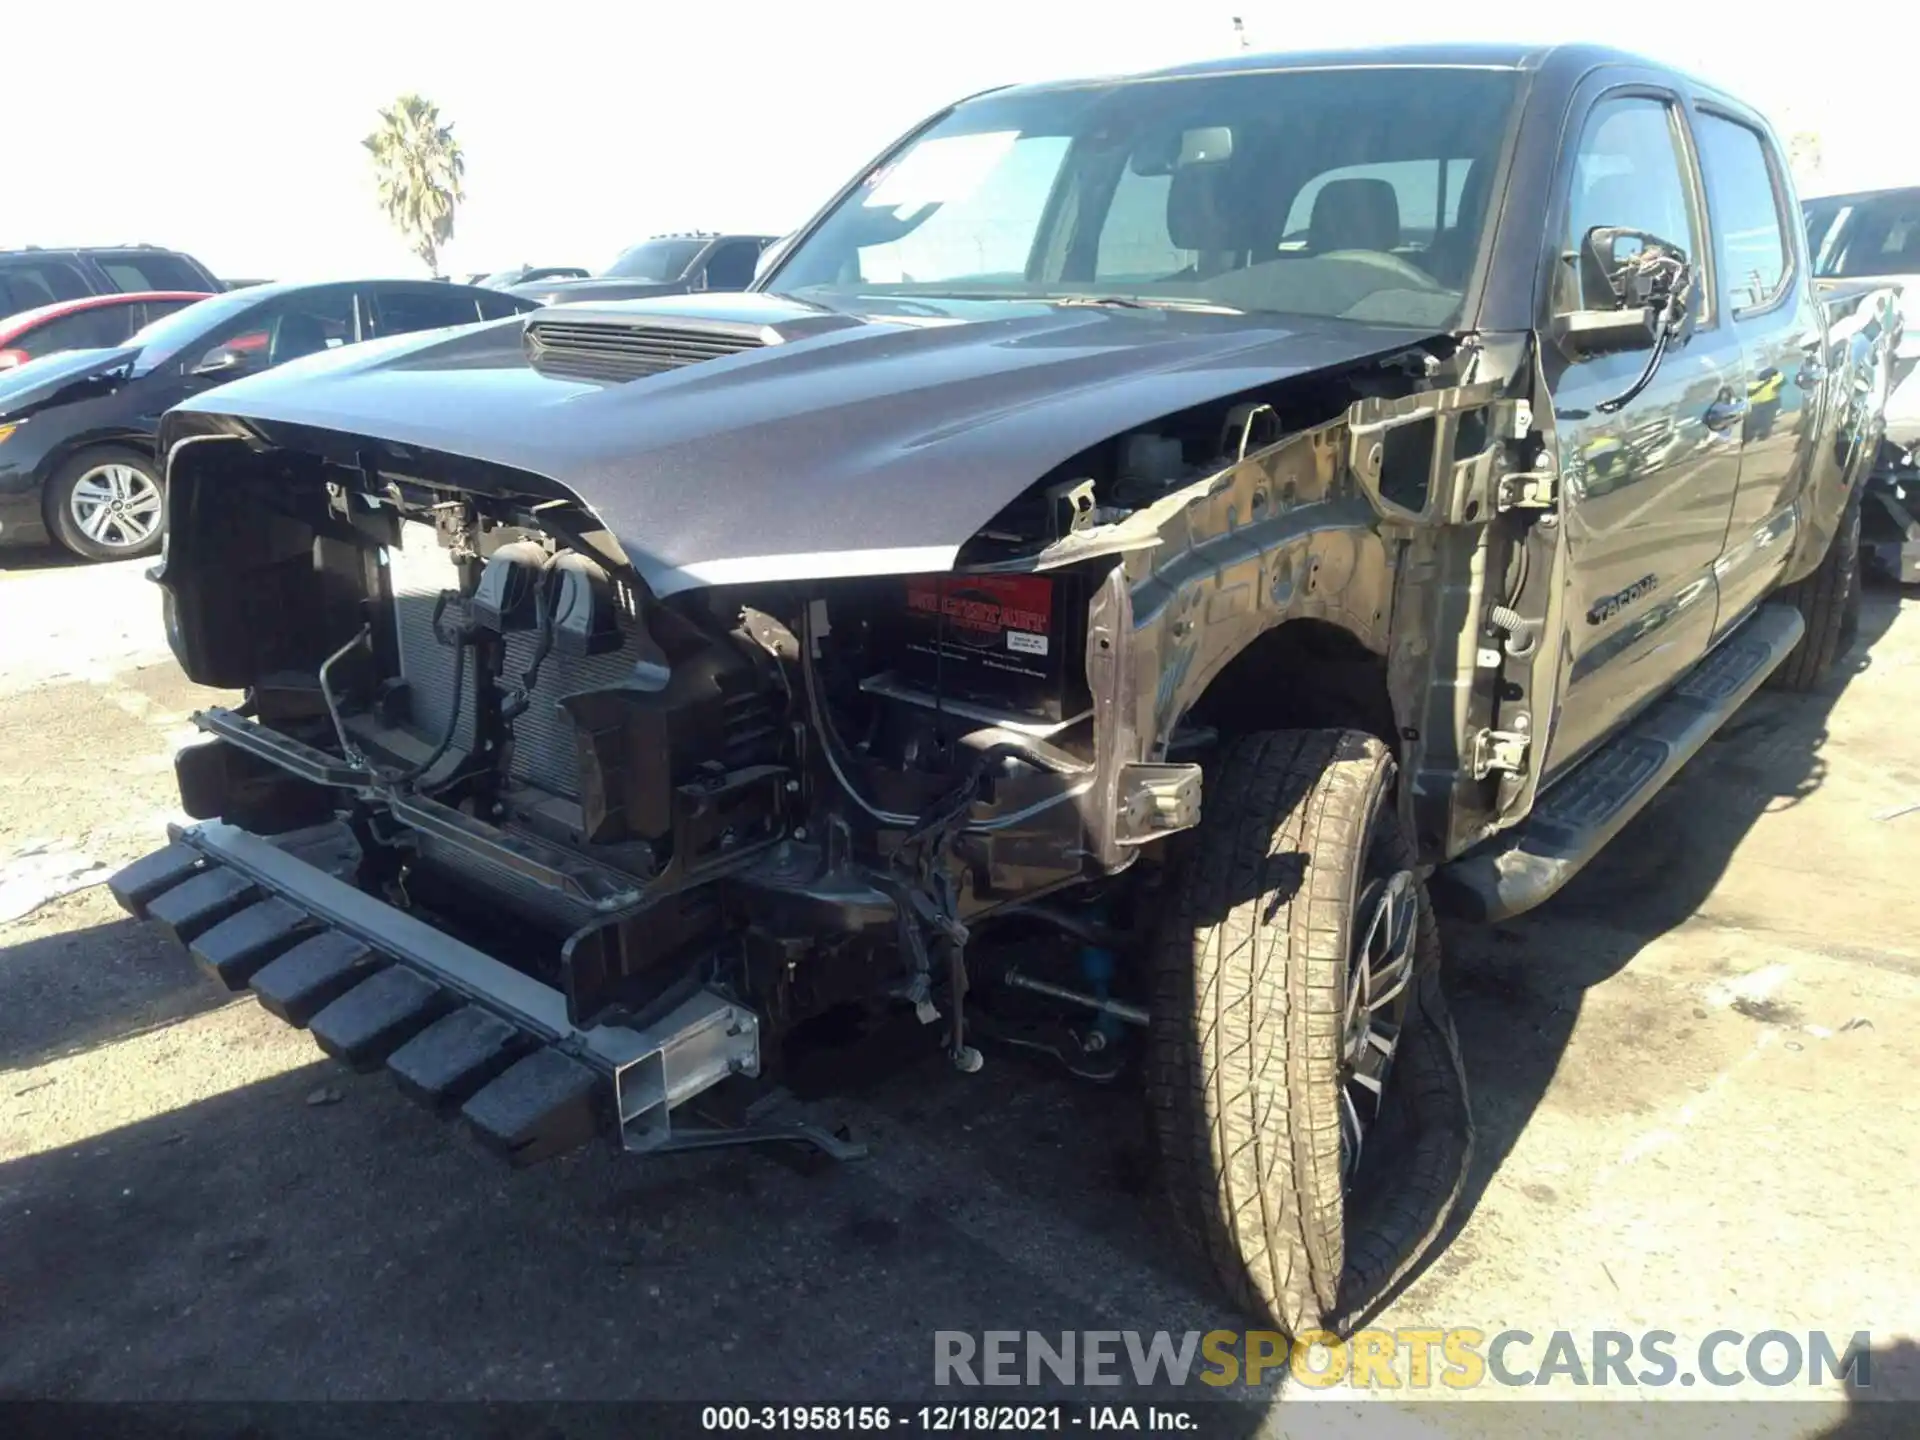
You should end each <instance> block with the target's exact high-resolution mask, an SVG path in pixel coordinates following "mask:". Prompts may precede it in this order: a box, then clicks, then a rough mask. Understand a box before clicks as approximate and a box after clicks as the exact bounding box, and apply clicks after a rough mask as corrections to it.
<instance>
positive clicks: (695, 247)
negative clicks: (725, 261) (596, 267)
mask: <svg viewBox="0 0 1920 1440" xmlns="http://www.w3.org/2000/svg"><path fill="white" fill-rule="evenodd" d="M705 244H706V242H705V241H704V240H649V241H647V242H646V244H644V245H636V246H634V247H633V248H632V249H631V250H623V251H622V252H621V253H620V258H619V259H618V260H616V261H614V262H613V264H611V265H609V266H608V267H607V275H608V277H609V278H617V279H621V280H657V281H666V280H678V279H679V278H680V277H681V276H682V275H684V274H685V273H686V270H687V266H689V265H691V264H692V263H693V260H694V257H695V256H696V255H698V254H699V253H700V251H701V249H702V247H704V246H705Z"/></svg>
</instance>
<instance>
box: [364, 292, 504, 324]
mask: <svg viewBox="0 0 1920 1440" xmlns="http://www.w3.org/2000/svg"><path fill="white" fill-rule="evenodd" d="M372 294H373V333H374V334H375V335H407V334H411V333H412V332H413V331H416V330H441V329H445V328H446V327H447V326H449V325H471V324H473V323H474V322H475V321H477V320H478V319H479V318H480V311H479V308H478V307H477V306H476V305H475V304H474V303H473V296H471V295H468V294H466V293H464V292H462V291H458V290H448V291H435V290H375V291H373V292H372Z"/></svg>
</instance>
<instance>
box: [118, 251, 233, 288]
mask: <svg viewBox="0 0 1920 1440" xmlns="http://www.w3.org/2000/svg"><path fill="white" fill-rule="evenodd" d="M94 259H95V263H96V264H98V265H99V266H100V268H101V269H102V270H104V271H106V272H107V274H108V275H110V276H112V277H113V283H114V288H115V289H118V290H205V289H206V288H207V280H206V277H205V276H204V275H202V274H201V273H200V272H199V271H198V270H196V269H194V268H193V266H191V265H189V264H188V263H187V262H186V261H185V260H183V259H181V258H180V257H179V256H178V255H168V254H166V253H164V252H160V253H148V252H145V251H142V252H139V253H137V254H131V255H125V254H119V255H99V256H95V257H94Z"/></svg>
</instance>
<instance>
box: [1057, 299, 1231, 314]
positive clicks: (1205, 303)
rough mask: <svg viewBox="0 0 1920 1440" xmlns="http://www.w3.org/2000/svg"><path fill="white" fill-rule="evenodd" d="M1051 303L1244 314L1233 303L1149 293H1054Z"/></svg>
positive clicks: (1121, 308)
mask: <svg viewBox="0 0 1920 1440" xmlns="http://www.w3.org/2000/svg"><path fill="white" fill-rule="evenodd" d="M1044 298H1045V299H1046V302H1047V303H1048V304H1049V305H1099V306H1104V307H1111V308H1113V309H1116V310H1203V311H1206V312H1207V313H1209V314H1213V315H1244V314H1245V313H1246V312H1245V311H1244V310H1236V309H1235V308H1234V307H1233V306H1231V305H1218V304H1215V303H1214V302H1213V301H1211V300H1179V299H1170V298H1165V297H1161V296H1147V295H1054V296H1047V297H1044Z"/></svg>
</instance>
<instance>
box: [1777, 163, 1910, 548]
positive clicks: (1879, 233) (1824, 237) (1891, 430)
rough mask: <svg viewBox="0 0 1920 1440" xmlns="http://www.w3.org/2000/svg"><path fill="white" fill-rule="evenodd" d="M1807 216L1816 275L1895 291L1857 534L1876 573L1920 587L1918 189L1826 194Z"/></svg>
mask: <svg viewBox="0 0 1920 1440" xmlns="http://www.w3.org/2000/svg"><path fill="white" fill-rule="evenodd" d="M1804 209H1805V213H1806V220H1807V233H1808V237H1809V240H1810V242H1811V245H1810V249H1811V251H1812V255H1813V273H1814V274H1815V275H1816V276H1818V277H1820V278H1821V279H1822V280H1832V281H1874V282H1877V283H1879V284H1883V285H1888V286H1893V287H1898V289H1899V291H1900V302H1899V303H1900V308H1901V311H1902V318H1903V321H1904V325H1903V333H1902V335H1901V336H1900V337H1898V340H1897V344H1896V348H1895V351H1894V360H1893V373H1892V376H1891V382H1892V385H1891V389H1892V393H1891V394H1890V395H1889V396H1888V397H1887V402H1886V421H1885V425H1886V428H1885V434H1884V439H1883V441H1882V443H1881V445H1880V447H1879V451H1878V454H1877V456H1876V463H1875V465H1874V468H1873V473H1872V476H1871V477H1870V478H1869V480H1868V482H1867V492H1866V495H1865V497H1864V504H1863V509H1862V514H1861V519H1860V534H1861V543H1862V545H1863V547H1864V548H1865V550H1866V552H1867V553H1868V554H1869V555H1870V556H1872V557H1873V559H1874V561H1875V563H1876V565H1877V567H1878V568H1879V569H1880V570H1881V571H1883V572H1884V573H1886V574H1887V575H1889V576H1890V577H1892V578H1894V579H1896V580H1899V581H1902V582H1904V583H1907V584H1913V583H1915V582H1920V186H1908V187H1904V188H1899V189H1890V190H1869V191H1855V192H1851V193H1848V194H1843V195H1825V196H1821V197H1819V198H1817V199H1813V200H1809V201H1807V203H1806V205H1805V207H1804Z"/></svg>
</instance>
